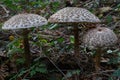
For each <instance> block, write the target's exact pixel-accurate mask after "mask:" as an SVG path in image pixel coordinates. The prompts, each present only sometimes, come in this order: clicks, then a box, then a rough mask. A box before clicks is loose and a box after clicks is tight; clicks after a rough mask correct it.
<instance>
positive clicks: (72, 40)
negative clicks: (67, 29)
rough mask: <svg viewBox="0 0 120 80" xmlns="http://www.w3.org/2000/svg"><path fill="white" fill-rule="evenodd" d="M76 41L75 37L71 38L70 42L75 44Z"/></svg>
mask: <svg viewBox="0 0 120 80" xmlns="http://www.w3.org/2000/svg"><path fill="white" fill-rule="evenodd" d="M74 41H75V39H74V36H70V42H71V43H72V44H74Z"/></svg>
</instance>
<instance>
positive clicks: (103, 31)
mask: <svg viewBox="0 0 120 80" xmlns="http://www.w3.org/2000/svg"><path fill="white" fill-rule="evenodd" d="M117 40H118V38H117V36H116V35H115V33H114V32H113V31H112V30H110V29H109V28H105V27H97V28H94V29H91V30H89V31H88V32H87V33H86V34H85V35H84V36H83V44H84V45H85V46H86V47H88V48H90V49H95V48H99V47H108V46H111V45H114V44H115V43H116V42H117Z"/></svg>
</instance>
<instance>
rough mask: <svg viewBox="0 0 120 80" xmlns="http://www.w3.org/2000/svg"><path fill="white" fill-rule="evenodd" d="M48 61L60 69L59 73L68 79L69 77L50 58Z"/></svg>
mask: <svg viewBox="0 0 120 80" xmlns="http://www.w3.org/2000/svg"><path fill="white" fill-rule="evenodd" d="M47 58H48V57H47ZM48 60H49V61H50V62H51V63H52V64H53V65H54V66H55V68H56V69H58V71H59V72H60V73H61V74H62V75H63V76H64V77H65V79H67V76H66V75H65V74H64V73H63V72H62V70H60V68H59V67H58V66H56V65H55V64H54V62H53V61H52V60H51V59H49V58H48Z"/></svg>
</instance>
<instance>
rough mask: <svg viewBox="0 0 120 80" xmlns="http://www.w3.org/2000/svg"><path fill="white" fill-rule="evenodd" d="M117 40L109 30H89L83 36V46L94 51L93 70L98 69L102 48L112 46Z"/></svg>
mask: <svg viewBox="0 0 120 80" xmlns="http://www.w3.org/2000/svg"><path fill="white" fill-rule="evenodd" d="M117 40H118V38H117V36H116V35H115V33H114V32H113V31H112V30H110V29H109V28H105V27H96V28H94V29H91V30H89V31H88V32H87V33H86V34H85V35H84V36H83V44H84V45H85V46H86V47H88V48H89V49H96V55H95V68H96V71H98V70H99V69H100V57H101V53H102V52H101V51H102V48H105V47H109V46H112V45H114V44H115V43H116V42H117Z"/></svg>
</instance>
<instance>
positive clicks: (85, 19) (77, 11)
mask: <svg viewBox="0 0 120 80" xmlns="http://www.w3.org/2000/svg"><path fill="white" fill-rule="evenodd" d="M48 21H49V22H50V23H63V24H69V25H73V26H74V37H75V42H74V54H76V55H77V54H79V29H78V25H79V24H82V23H100V22H101V21H100V20H99V19H98V18H97V17H96V16H95V15H94V14H92V13H91V12H90V11H88V10H86V9H84V8H77V7H66V8H63V9H61V10H59V11H58V12H56V13H55V14H53V15H52V16H50V18H49V19H48Z"/></svg>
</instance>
